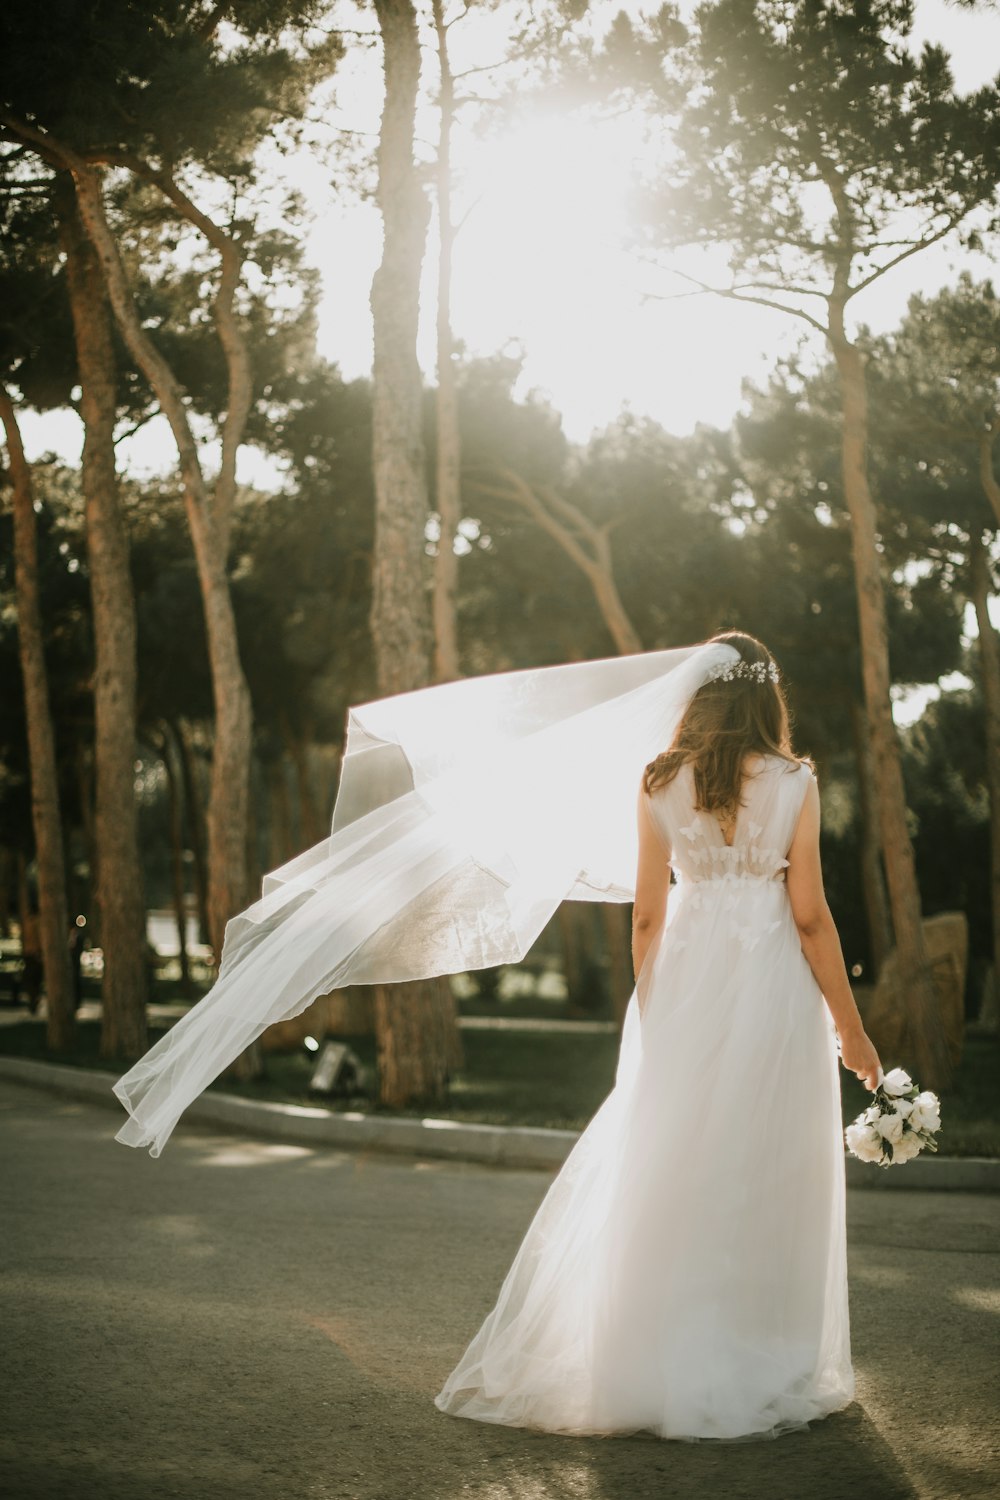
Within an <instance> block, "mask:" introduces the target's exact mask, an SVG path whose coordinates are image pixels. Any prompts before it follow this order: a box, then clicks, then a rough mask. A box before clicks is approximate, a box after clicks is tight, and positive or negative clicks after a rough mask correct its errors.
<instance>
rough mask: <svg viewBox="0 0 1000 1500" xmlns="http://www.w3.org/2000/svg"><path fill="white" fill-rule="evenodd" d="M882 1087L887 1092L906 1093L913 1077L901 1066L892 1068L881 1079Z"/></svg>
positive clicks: (911, 1085) (910, 1087)
mask: <svg viewBox="0 0 1000 1500" xmlns="http://www.w3.org/2000/svg"><path fill="white" fill-rule="evenodd" d="M882 1087H883V1088H884V1089H885V1091H886V1093H887V1094H906V1093H908V1092H909V1091H910V1089H912V1087H913V1079H912V1078H911V1077H910V1075H909V1073H907V1072H906V1071H905V1069H903V1068H893V1070H892V1072H891V1073H887V1074H886V1075H885V1077H884V1078H883V1079H882Z"/></svg>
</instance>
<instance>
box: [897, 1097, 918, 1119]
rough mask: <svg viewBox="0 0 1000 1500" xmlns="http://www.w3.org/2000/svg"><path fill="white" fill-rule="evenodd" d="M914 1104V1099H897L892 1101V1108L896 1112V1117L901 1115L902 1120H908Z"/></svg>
mask: <svg viewBox="0 0 1000 1500" xmlns="http://www.w3.org/2000/svg"><path fill="white" fill-rule="evenodd" d="M915 1103H916V1100H915V1099H898V1098H897V1099H893V1101H892V1107H893V1109H894V1110H895V1111H896V1113H897V1115H902V1116H903V1119H904V1120H908V1119H909V1117H910V1113H911V1111H912V1109H913V1106H914V1104H915Z"/></svg>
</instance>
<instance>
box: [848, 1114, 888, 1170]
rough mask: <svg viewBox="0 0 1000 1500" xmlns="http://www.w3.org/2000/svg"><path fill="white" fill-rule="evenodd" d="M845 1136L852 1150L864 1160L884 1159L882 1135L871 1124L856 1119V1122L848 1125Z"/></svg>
mask: <svg viewBox="0 0 1000 1500" xmlns="http://www.w3.org/2000/svg"><path fill="white" fill-rule="evenodd" d="M844 1138H845V1140H846V1141H847V1144H848V1147H849V1148H850V1150H851V1151H853V1152H854V1155H855V1156H859V1157H860V1158H861V1160H862V1161H881V1160H882V1137H881V1136H880V1135H879V1133H878V1131H877V1130H875V1129H874V1128H873V1127H872V1126H871V1125H864V1124H862V1123H861V1122H860V1121H858V1120H855V1122H854V1124H853V1125H848V1127H847V1129H846V1130H845V1131H844Z"/></svg>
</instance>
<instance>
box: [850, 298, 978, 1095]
mask: <svg viewBox="0 0 1000 1500" xmlns="http://www.w3.org/2000/svg"><path fill="white" fill-rule="evenodd" d="M829 340H830V345H831V348H832V350H833V355H834V360H835V362H836V366H837V372H838V375H839V378H840V392H841V401H842V404H843V427H842V435H841V459H842V468H843V483H844V499H845V501H846V503H847V507H848V510H849V512H850V516H851V548H852V556H853V562H854V578H855V585H856V589H857V598H858V626H859V631H860V637H861V665H862V681H863V684H864V698H865V710H866V712H867V715H868V723H869V727H870V731H871V741H872V757H873V763H874V780H875V787H876V790H877V793H878V808H879V820H880V827H881V832H882V856H883V860H884V863H885V873H886V881H887V884H888V887H889V904H890V908H891V911H892V923H893V931H894V935H895V939H896V948H897V952H898V955H899V976H900V984H901V986H902V990H903V994H904V995H905V996H906V1000H907V1008H908V1031H909V1038H908V1040H909V1045H910V1048H911V1051H912V1065H913V1066H914V1067H915V1069H916V1070H917V1072H918V1074H919V1077H920V1080H921V1083H922V1085H923V1086H924V1087H925V1088H936V1089H941V1088H944V1087H946V1086H947V1084H948V1082H949V1080H950V1078H951V1062H950V1059H949V1055H948V1047H947V1042H946V1038H945V1034H944V1026H943V1024H942V1018H941V1012H940V1005H939V1002H938V997H937V992H936V990H935V987H934V982H933V979H932V977H931V971H930V965H929V963H928V959H927V949H926V946H925V943H924V936H923V930H922V928H921V911H920V890H919V887H918V885H917V872H916V862H915V860H914V855H913V844H912V842H911V840H910V833H909V829H908V828H907V824H906V789H905V786H904V784H903V767H902V758H901V755H900V749H899V739H898V736H897V734H896V726H895V724H894V722H893V718H892V700H891V697H890V692H889V688H890V673H889V632H888V622H887V618H886V606H885V586H884V582H883V578H882V571H881V557H880V554H879V547H878V534H877V525H876V513H875V505H874V501H873V500H872V495H871V489H870V487H869V483H868V393H867V389H866V385H865V372H864V365H863V363H862V358H861V354H860V351H859V350H858V349H856V348H855V347H854V345H853V344H851V342H850V340H849V339H848V338H847V335H846V332H845V327H844V308H843V304H842V303H840V302H838V300H837V299H836V298H831V300H830V326H829Z"/></svg>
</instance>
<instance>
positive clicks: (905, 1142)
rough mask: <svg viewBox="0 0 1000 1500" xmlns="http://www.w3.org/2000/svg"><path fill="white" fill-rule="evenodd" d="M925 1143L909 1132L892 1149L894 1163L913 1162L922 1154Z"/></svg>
mask: <svg viewBox="0 0 1000 1500" xmlns="http://www.w3.org/2000/svg"><path fill="white" fill-rule="evenodd" d="M922 1148H923V1141H922V1140H921V1139H920V1137H919V1136H918V1135H915V1134H914V1132H913V1131H912V1130H908V1131H907V1132H906V1134H905V1135H904V1136H903V1137H902V1139H901V1140H898V1141H895V1142H894V1143H893V1147H892V1159H893V1162H894V1163H895V1162H897V1161H912V1160H913V1158H914V1157H915V1156H918V1155H919V1154H920V1151H921V1150H922Z"/></svg>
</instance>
